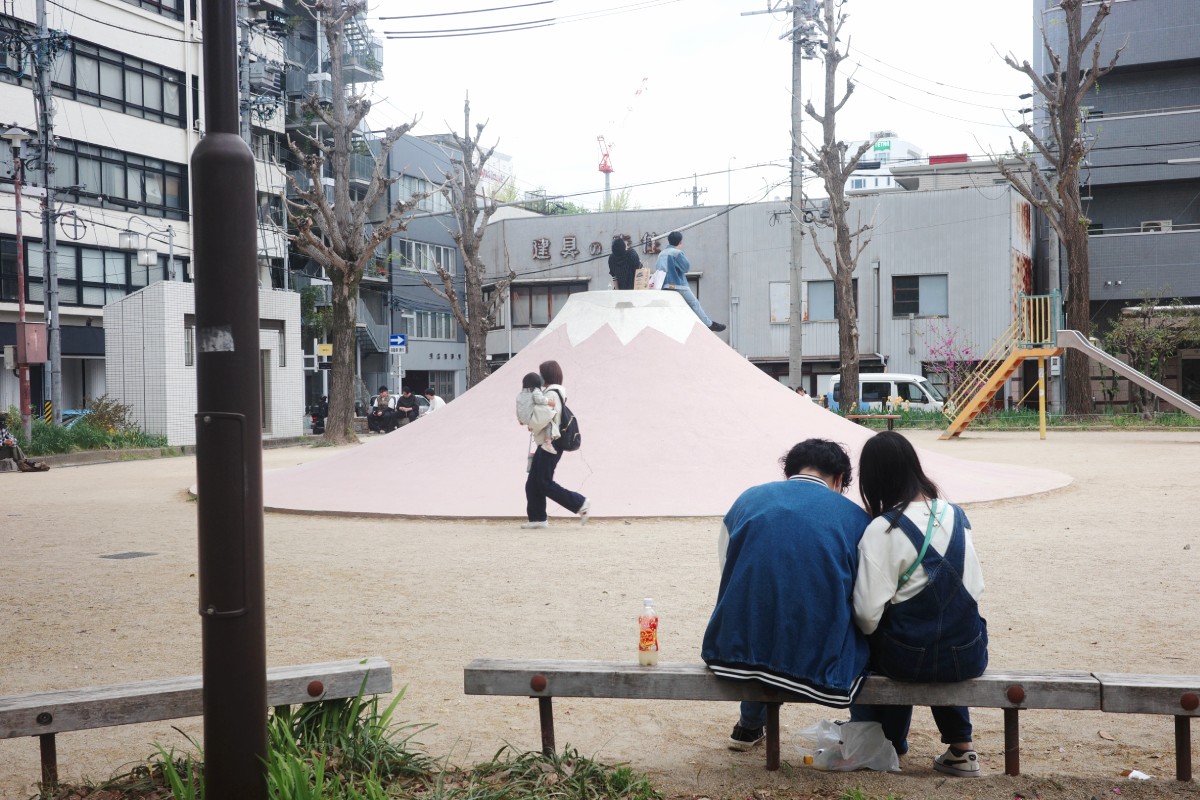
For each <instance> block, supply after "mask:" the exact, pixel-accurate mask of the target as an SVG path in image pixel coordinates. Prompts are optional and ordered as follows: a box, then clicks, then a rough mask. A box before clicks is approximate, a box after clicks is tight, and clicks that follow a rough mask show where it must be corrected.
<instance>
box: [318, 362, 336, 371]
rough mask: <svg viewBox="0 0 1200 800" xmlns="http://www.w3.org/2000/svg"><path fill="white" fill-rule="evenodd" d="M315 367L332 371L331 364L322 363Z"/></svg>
mask: <svg viewBox="0 0 1200 800" xmlns="http://www.w3.org/2000/svg"><path fill="white" fill-rule="evenodd" d="M317 366H318V367H320V368H321V369H333V362H330V361H322V362H321V363H320V364H317Z"/></svg>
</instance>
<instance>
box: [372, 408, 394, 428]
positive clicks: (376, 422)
mask: <svg viewBox="0 0 1200 800" xmlns="http://www.w3.org/2000/svg"><path fill="white" fill-rule="evenodd" d="M367 430H369V431H382V432H384V433H389V432H391V431H394V430H396V412H395V411H392V410H391V409H390V408H385V409H383V411H381V412H380V413H378V414H376V413H375V409H371V413H369V414H368V415H367Z"/></svg>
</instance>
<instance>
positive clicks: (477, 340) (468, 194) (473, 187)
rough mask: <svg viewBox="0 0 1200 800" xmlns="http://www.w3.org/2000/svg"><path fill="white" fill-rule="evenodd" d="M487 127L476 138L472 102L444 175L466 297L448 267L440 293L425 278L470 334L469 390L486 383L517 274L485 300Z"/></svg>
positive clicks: (489, 205) (497, 282)
mask: <svg viewBox="0 0 1200 800" xmlns="http://www.w3.org/2000/svg"><path fill="white" fill-rule="evenodd" d="M486 127H487V123H486V122H483V123H479V124H477V125H476V126H475V136H474V138H472V136H471V101H470V99H468V100H466V101H465V102H464V103H463V135H462V136H459V135H458V134H457V133H454V132H453V131H451V132H450V136H451V137H452V138H453V140H454V144H455V146H456V147H457V148H458V151H459V153H460V154H461V157H460V158H455V159H454V167H453V169H452V170H451V171H450V172H447V173H446V183H445V185H444V187H443V189H444V191H446V192H447V193H448V196H449V201H450V208H451V212H452V214H453V218H454V226H453V228H451V230H450V235H451V236H452V237H454V241H455V243H456V244H458V249H459V251H460V252H461V253H462V257H463V287H462V293H461V294H460V293H459V290H458V288H457V287H456V286H455V285H454V273H453V272H451V271H450V265H446V264H437V265H436V268H437V275H438V277H439V278H440V279H441V281H442V285H441V286H440V287H438V286H434V285H433V284H432V283H431V282H430V281H429V280H427V279H425V278H422V281H424V282H425V285H426V286H428V287H429V288H431V289H433V291H434V292H435V293H437V295H438V296H439V297H441V298H443V299H445V300H446V301H448V302H449V303H450V310H451V311H453V312H454V318H455V319H456V320H458V324H459V326H460V327H461V328H462V329H463V330H464V331H465V332H466V335H467V384H468V386H475V385H476V384H478V383H479V382H480V381H482V380H483V379H484V378H486V377H487V374H488V365H487V334H488V330H490V329H491V328H492V326H493V325H495V323H496V315H497V313H498V312H499V310H500V307H501V305H502V303H503V302H504V298H505V296H506V295H507V292H508V287H509V284H511V283H512V279H513V278H515V277H516V273H514V272H513V271H512V270H511V269H510V270H509V271H508V274H507V275H505V276H504V277H500V278H494V279H492V281H491V282H490V283H488V288H489V289H490V292H491V294H490V296H485V295H484V285H485V280H486V277H487V265H486V264H484V263H483V259H482V258H481V257H480V255H479V246H480V244H481V243H482V242H483V236H484V234H485V233H486V232H487V224H488V220H489V219H491V217H492V214H494V213H495V211H496V198H495V196H494V195H493V196H492V197H488V196H487V195H486V194H485V193H484V192H483V191H481V190H480V188H479V183H480V177H481V176H482V174H483V168H484V166H485V165H486V164H487V162H488V159H489V158H491V157H492V153H494V152H495V150H496V148H495V147H490V148H488V149H487V150H484V149H483V148H482V147H480V146H479V140H480V139H482V138H483V129H484V128H486Z"/></svg>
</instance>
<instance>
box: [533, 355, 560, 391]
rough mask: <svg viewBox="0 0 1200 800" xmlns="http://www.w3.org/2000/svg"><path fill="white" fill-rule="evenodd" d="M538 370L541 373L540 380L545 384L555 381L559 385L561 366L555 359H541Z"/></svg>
mask: <svg viewBox="0 0 1200 800" xmlns="http://www.w3.org/2000/svg"><path fill="white" fill-rule="evenodd" d="M538 372H540V373H541V374H542V380H544V381H545V382H546V383H547V384H551V383H557V384H559V385H560V386H561V385H562V382H563V374H562V367H560V366H559V365H558V362H557V361H543V362H542V363H541V364H539V365H538Z"/></svg>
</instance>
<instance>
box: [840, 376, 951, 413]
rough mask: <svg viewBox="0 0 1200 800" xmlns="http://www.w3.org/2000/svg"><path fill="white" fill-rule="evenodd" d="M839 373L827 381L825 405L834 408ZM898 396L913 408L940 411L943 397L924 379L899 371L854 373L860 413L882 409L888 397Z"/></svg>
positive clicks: (944, 401) (944, 399)
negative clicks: (826, 403)
mask: <svg viewBox="0 0 1200 800" xmlns="http://www.w3.org/2000/svg"><path fill="white" fill-rule="evenodd" d="M841 381H842V376H841V375H834V376H833V379H832V380H831V381H830V382H829V394H828V395H827V397H828V399H829V408H830V409H832V410H834V411H837V410H838V404H839V403H840V402H841V397H840V392H839V389H840V388H841ZM890 397H898V398H900V401H901V402H907V403H908V407H909V408H910V409H913V410H917V411H941V410H942V406H944V405H945V403H946V398H945V397H943V396H942V393H941V392H939V391H938V389H937V387H936V386H934V385H933V384H932V383H930V382H929V380H928V379H927V378H923V377H921V376H920V375H907V374H904V373H901V372H863V373H860V374H859V376H858V408H859V410H860V411H863V412H871V411H882V410H883V408H884V406H886V404H887V402H888V398H890Z"/></svg>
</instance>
